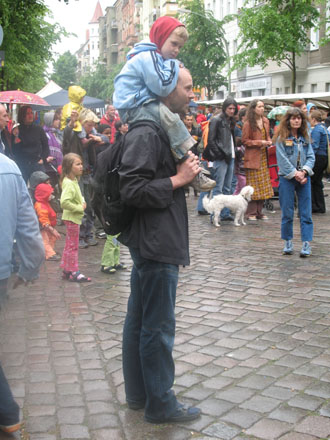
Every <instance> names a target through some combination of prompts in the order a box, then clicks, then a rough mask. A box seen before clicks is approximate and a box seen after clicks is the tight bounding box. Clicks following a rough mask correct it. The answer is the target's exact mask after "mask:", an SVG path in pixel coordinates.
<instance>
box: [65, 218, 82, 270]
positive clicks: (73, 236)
mask: <svg viewBox="0 0 330 440" xmlns="http://www.w3.org/2000/svg"><path fill="white" fill-rule="evenodd" d="M64 223H65V226H66V237H65V246H64V249H63V254H62V261H61V267H62V269H63V270H65V271H66V272H77V271H78V270H79V268H78V247H79V229H80V226H79V225H77V224H76V223H72V222H70V221H68V220H64Z"/></svg>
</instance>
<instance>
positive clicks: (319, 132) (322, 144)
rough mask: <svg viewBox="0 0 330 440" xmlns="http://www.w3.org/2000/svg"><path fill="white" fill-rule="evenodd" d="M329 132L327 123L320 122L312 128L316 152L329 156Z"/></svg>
mask: <svg viewBox="0 0 330 440" xmlns="http://www.w3.org/2000/svg"><path fill="white" fill-rule="evenodd" d="M327 137H328V132H327V129H326V127H325V125H323V124H321V123H319V124H317V125H315V127H314V128H313V130H312V141H313V144H312V147H313V150H314V154H316V155H318V156H328V140H327Z"/></svg>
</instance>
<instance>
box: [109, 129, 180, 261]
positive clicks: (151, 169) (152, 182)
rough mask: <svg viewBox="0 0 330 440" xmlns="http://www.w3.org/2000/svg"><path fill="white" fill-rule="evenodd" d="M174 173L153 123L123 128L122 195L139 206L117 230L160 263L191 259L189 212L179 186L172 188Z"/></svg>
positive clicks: (164, 141) (124, 239)
mask: <svg viewBox="0 0 330 440" xmlns="http://www.w3.org/2000/svg"><path fill="white" fill-rule="evenodd" d="M175 174H176V164H175V162H174V159H173V156H172V153H171V150H170V146H169V143H168V140H167V138H166V137H165V136H163V135H161V133H160V131H159V130H158V129H157V128H156V126H155V127H154V128H153V127H150V126H138V127H136V128H133V129H132V130H131V131H129V132H128V133H127V134H126V138H125V149H124V152H123V156H122V162H121V166H120V169H119V176H120V195H121V199H122V200H123V201H124V202H125V203H126V204H128V205H131V206H135V207H136V208H137V210H136V213H135V216H134V219H133V222H132V223H131V225H130V226H129V227H128V229H126V230H125V231H124V232H122V233H121V234H120V236H119V238H118V239H119V241H121V243H123V244H125V245H126V246H128V247H132V248H138V249H139V251H140V253H141V255H142V257H144V258H147V259H150V260H155V261H159V262H162V263H169V264H176V265H187V264H189V242H188V215H187V207H186V200H185V195H184V190H183V188H178V189H176V190H174V191H173V187H172V182H171V180H170V176H174V175H175Z"/></svg>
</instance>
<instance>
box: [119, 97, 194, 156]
mask: <svg viewBox="0 0 330 440" xmlns="http://www.w3.org/2000/svg"><path fill="white" fill-rule="evenodd" d="M119 115H120V118H121V120H122V121H123V122H127V123H128V124H132V123H133V122H136V121H139V120H150V121H154V122H156V123H157V124H159V125H160V126H161V127H162V128H163V129H164V130H165V132H166V134H167V136H168V138H169V141H170V145H171V150H172V153H173V156H174V159H175V161H176V162H179V161H180V160H181V159H182V158H183V157H184V156H186V154H187V152H188V151H189V150H190V149H191V148H192V147H193V146H194V145H195V143H196V141H195V140H194V138H193V137H192V136H191V135H190V133H189V131H188V130H187V128H186V126H185V125H184V123H183V122H182V121H181V119H180V117H179V115H178V114H177V113H172V112H171V111H170V110H169V109H168V108H167V107H166V105H164V104H162V103H161V102H159V101H148V102H146V103H145V104H143V105H142V106H140V107H137V108H133V109H122V110H119Z"/></svg>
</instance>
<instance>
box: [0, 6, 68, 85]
mask: <svg viewBox="0 0 330 440" xmlns="http://www.w3.org/2000/svg"><path fill="white" fill-rule="evenodd" d="M49 14H50V11H49V9H48V8H47V7H46V6H45V5H44V3H43V0H0V22H1V25H2V27H3V31H4V39H3V43H2V46H1V50H3V51H5V66H4V68H3V69H1V70H0V90H10V89H17V88H21V89H23V90H24V89H25V90H28V91H36V90H37V89H39V88H40V87H41V86H42V85H43V84H44V83H45V79H44V72H45V71H46V69H47V67H48V65H49V63H50V61H51V59H52V52H51V48H52V45H53V44H55V43H56V42H57V41H58V40H60V38H61V36H62V35H66V33H65V31H64V29H63V28H61V27H60V26H59V25H58V24H54V25H52V24H50V23H48V22H47V20H46V18H47V16H48V15H49Z"/></svg>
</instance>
